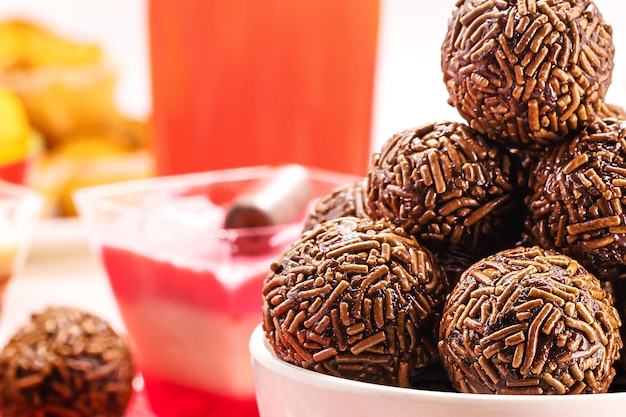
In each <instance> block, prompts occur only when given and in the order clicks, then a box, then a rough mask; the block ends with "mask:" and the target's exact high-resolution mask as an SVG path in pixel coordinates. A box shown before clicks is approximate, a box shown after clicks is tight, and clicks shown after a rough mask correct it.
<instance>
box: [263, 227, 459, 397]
mask: <svg viewBox="0 0 626 417" xmlns="http://www.w3.org/2000/svg"><path fill="white" fill-rule="evenodd" d="M447 291H448V285H447V283H446V281H445V275H444V274H443V272H442V271H441V270H440V269H439V268H438V267H437V266H436V265H435V264H434V263H433V258H432V255H431V254H430V252H429V251H428V250H427V249H425V248H423V247H422V246H420V245H419V244H418V243H417V241H416V240H415V238H413V237H412V236H409V235H407V234H406V233H405V232H404V231H403V230H402V229H400V228H398V227H396V226H394V225H392V224H390V223H387V222H385V221H372V220H368V219H362V218H356V217H343V218H338V219H335V220H330V221H328V222H325V223H321V224H320V225H318V226H316V227H315V228H313V229H312V230H311V231H308V232H305V233H303V234H302V237H301V238H300V239H299V240H297V241H296V242H294V243H293V245H292V246H291V247H290V248H289V249H287V250H286V251H285V252H284V254H283V255H282V256H281V257H280V258H279V259H278V260H277V261H275V262H273V263H272V265H271V272H270V273H269V275H268V276H267V278H266V279H265V282H264V287H263V300H264V306H263V314H264V318H263V326H264V329H265V332H266V336H267V338H268V339H269V341H270V343H271V345H272V347H273V349H274V351H275V352H276V355H277V356H278V357H279V358H282V359H283V360H285V361H287V362H290V363H292V364H295V365H297V366H300V367H303V368H306V369H311V370H315V371H317V372H321V373H324V374H330V375H334V376H339V377H344V378H348V379H352V380H358V381H366V382H372V383H378V384H384V385H392V386H401V387H407V386H409V385H410V382H411V379H412V378H413V377H414V376H415V375H416V374H418V372H419V371H420V370H421V369H423V368H424V367H426V366H427V365H429V364H430V363H432V361H433V360H434V358H436V356H437V328H436V326H437V324H438V323H439V319H440V313H441V309H442V307H443V303H444V298H445V295H446V293H447Z"/></svg>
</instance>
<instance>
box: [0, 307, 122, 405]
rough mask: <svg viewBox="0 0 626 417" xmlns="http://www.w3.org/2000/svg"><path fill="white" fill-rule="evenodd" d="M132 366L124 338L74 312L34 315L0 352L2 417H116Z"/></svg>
mask: <svg viewBox="0 0 626 417" xmlns="http://www.w3.org/2000/svg"><path fill="white" fill-rule="evenodd" d="M133 377H134V365H133V361H132V358H131V354H130V351H129V349H128V346H127V344H126V342H125V341H124V339H123V338H121V337H120V336H119V335H118V334H116V333H115V331H114V330H113V329H112V328H111V327H110V326H109V325H108V324H107V323H106V322H105V321H103V320H102V319H101V318H99V317H97V316H95V315H92V314H89V313H86V312H83V311H80V310H78V309H74V308H66V307H51V308H48V309H46V310H45V311H43V312H41V313H36V314H33V315H32V317H31V320H30V322H29V323H27V324H26V325H24V326H23V327H21V328H20V329H19V330H18V331H17V333H16V334H15V335H14V336H13V337H12V338H11V339H10V340H9V342H8V344H7V345H6V346H5V347H4V349H3V350H2V352H1V353H0V412H1V413H2V416H3V417H31V416H32V417H41V416H44V417H46V416H49V417H53V416H76V417H115V416H122V415H124V410H125V409H126V407H127V406H128V403H129V401H130V398H131V395H132V392H133V390H132V380H133Z"/></svg>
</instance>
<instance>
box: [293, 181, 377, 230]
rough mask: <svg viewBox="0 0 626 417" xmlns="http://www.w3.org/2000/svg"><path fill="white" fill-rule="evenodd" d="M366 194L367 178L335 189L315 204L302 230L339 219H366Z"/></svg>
mask: <svg viewBox="0 0 626 417" xmlns="http://www.w3.org/2000/svg"><path fill="white" fill-rule="evenodd" d="M366 192H367V178H359V179H358V180H355V181H353V182H349V183H347V184H343V185H340V186H338V187H336V188H335V189H334V190H332V191H331V192H330V193H329V194H327V195H325V196H323V197H322V198H320V199H319V200H318V201H317V202H316V203H315V206H314V207H313V210H312V211H311V212H310V213H309V214H308V215H307V218H306V220H305V222H304V230H310V229H313V228H314V227H315V226H317V225H318V224H320V223H324V222H325V221H327V220H332V219H336V218H339V217H363V218H367V217H368V215H367V212H366V209H365V200H366V199H367V194H366Z"/></svg>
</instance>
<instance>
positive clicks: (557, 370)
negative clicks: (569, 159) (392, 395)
mask: <svg viewBox="0 0 626 417" xmlns="http://www.w3.org/2000/svg"><path fill="white" fill-rule="evenodd" d="M620 325H621V321H620V318H619V316H618V313H617V310H616V309H615V308H614V307H613V305H612V299H611V298H610V296H608V295H607V293H606V292H605V291H604V290H603V289H602V287H601V285H600V281H599V280H598V279H597V278H596V277H595V276H593V275H591V274H590V273H589V272H587V270H586V269H585V268H584V267H582V266H581V265H580V264H579V263H578V262H577V261H575V260H573V259H571V258H570V257H568V256H565V255H562V254H559V253H557V252H554V251H551V250H544V249H541V248H539V247H537V246H535V247H528V248H526V247H521V246H520V247H517V248H515V249H507V250H505V251H502V252H499V253H497V254H495V255H492V256H489V257H488V258H485V259H482V260H480V261H478V262H477V263H475V264H474V265H472V266H471V267H470V268H469V269H468V270H467V271H465V272H464V273H463V275H462V276H461V279H460V280H459V282H458V284H457V285H456V286H455V288H454V289H453V290H452V292H451V293H450V295H449V296H448V299H447V301H446V305H445V309H444V313H443V318H442V322H441V327H440V333H439V336H440V341H439V345H438V347H439V353H440V356H441V358H442V360H443V363H444V365H445V366H446V368H447V369H448V371H449V373H450V376H451V379H452V382H453V385H454V387H455V389H456V390H458V391H461V392H467V393H495V394H576V393H601V392H606V391H607V390H608V388H609V386H610V384H611V382H612V380H613V377H614V375H615V370H614V368H613V364H614V362H615V361H616V360H617V359H618V358H619V350H620V349H621V348H622V339H621V338H620V333H619V327H620Z"/></svg>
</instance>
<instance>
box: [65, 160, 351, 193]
mask: <svg viewBox="0 0 626 417" xmlns="http://www.w3.org/2000/svg"><path fill="white" fill-rule="evenodd" d="M286 165H292V164H281V165H256V166H248V167H240V168H226V169H219V170H213V171H203V172H194V173H189V174H177V175H163V176H153V177H149V178H139V179H134V180H127V181H122V182H116V183H109V184H101V185H93V186H89V187H83V188H80V189H78V190H76V191H75V192H74V194H73V198H74V199H75V200H79V201H83V200H92V199H105V198H109V197H116V196H122V195H131V194H136V193H150V192H155V191H158V192H161V191H167V190H175V189H180V188H190V187H195V186H201V185H207V184H210V183H212V182H217V181H224V180H228V181H239V180H248V179H251V178H252V179H253V178H259V176H262V175H268V174H269V173H271V172H272V171H273V170H275V169H277V168H280V167H282V166H286ZM302 167H303V168H304V169H305V170H306V171H307V173H308V175H309V177H310V178H312V179H316V180H320V181H326V182H329V183H330V182H332V183H335V182H338V181H337V180H341V181H342V182H348V181H354V180H356V179H357V178H359V176H357V175H354V174H349V173H345V172H338V171H329V170H324V169H318V168H314V167H309V166H302Z"/></svg>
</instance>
